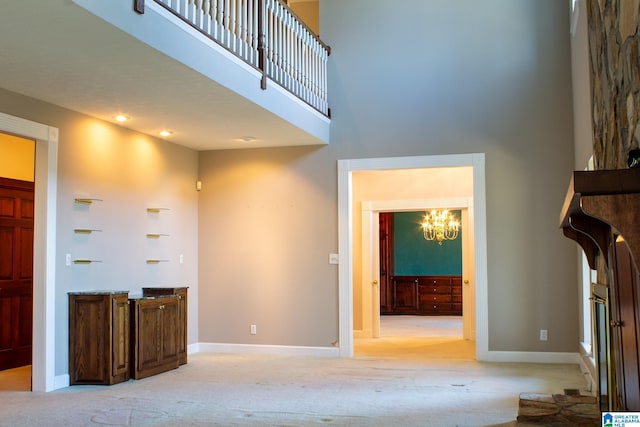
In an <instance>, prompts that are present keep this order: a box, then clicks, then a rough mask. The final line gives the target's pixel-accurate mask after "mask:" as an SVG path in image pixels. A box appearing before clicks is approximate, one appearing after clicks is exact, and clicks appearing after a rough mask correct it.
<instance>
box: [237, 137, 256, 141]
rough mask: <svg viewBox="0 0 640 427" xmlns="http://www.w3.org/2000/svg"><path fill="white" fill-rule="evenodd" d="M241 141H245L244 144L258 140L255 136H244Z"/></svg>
mask: <svg viewBox="0 0 640 427" xmlns="http://www.w3.org/2000/svg"><path fill="white" fill-rule="evenodd" d="M240 139H241V140H243V141H244V142H252V141H255V140H256V138H255V137H253V136H243V137H241V138H240Z"/></svg>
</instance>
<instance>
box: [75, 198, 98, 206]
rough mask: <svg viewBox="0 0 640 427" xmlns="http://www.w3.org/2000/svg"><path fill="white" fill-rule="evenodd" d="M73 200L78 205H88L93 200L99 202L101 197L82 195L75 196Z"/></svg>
mask: <svg viewBox="0 0 640 427" xmlns="http://www.w3.org/2000/svg"><path fill="white" fill-rule="evenodd" d="M74 201H75V202H76V203H78V204H80V205H90V204H91V203H93V202H101V201H102V199H87V198H84V197H76V198H75V199H74Z"/></svg>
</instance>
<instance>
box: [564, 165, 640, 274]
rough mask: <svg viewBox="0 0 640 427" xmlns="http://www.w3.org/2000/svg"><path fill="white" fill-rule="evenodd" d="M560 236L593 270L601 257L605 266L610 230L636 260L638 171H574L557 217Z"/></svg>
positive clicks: (639, 247) (639, 249)
mask: <svg viewBox="0 0 640 427" xmlns="http://www.w3.org/2000/svg"><path fill="white" fill-rule="evenodd" d="M560 227H561V228H562V232H563V233H564V235H565V236H566V237H568V238H570V239H572V240H575V241H576V242H577V243H578V244H579V245H580V247H581V248H582V249H583V250H584V253H585V255H586V257H587V260H588V262H589V267H591V268H592V269H594V270H595V269H596V256H597V255H598V253H601V254H602V255H603V257H604V260H605V262H606V263H607V266H608V265H609V259H608V257H609V251H608V248H609V244H610V243H611V242H610V239H611V235H612V233H611V231H612V230H611V229H612V228H613V229H615V231H617V233H619V234H620V235H621V236H622V238H623V239H624V240H625V241H626V243H627V246H628V247H629V250H630V252H631V256H632V258H633V260H634V263H636V268H638V261H639V260H640V169H615V170H597V171H575V172H573V175H572V176H571V182H570V184H569V190H568V191H567V196H566V198H565V201H564V205H563V207H562V213H561V215H560Z"/></svg>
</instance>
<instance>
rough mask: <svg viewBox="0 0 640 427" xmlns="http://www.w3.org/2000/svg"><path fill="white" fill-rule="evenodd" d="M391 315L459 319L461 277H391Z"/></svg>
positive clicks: (460, 311)
mask: <svg viewBox="0 0 640 427" xmlns="http://www.w3.org/2000/svg"><path fill="white" fill-rule="evenodd" d="M391 282H392V287H393V311H392V312H391V313H390V314H417V315H428V316H437V315H443V316H444V315H446V316H461V315H462V277H460V276H394V277H393V279H392V281H391Z"/></svg>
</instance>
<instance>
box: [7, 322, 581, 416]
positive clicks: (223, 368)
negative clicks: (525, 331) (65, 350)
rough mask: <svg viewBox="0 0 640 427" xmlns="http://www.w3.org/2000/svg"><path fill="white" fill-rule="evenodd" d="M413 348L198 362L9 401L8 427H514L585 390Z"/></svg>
mask: <svg viewBox="0 0 640 427" xmlns="http://www.w3.org/2000/svg"><path fill="white" fill-rule="evenodd" d="M409 335H412V334H409ZM383 338H385V339H393V337H383ZM408 338H410V340H409V341H411V344H408V345H407V347H405V348H395V349H394V350H389V349H387V350H383V348H384V345H379V346H378V348H377V349H376V348H375V345H374V344H375V343H366V342H364V343H358V345H357V347H358V349H357V350H356V351H357V355H356V357H354V358H352V359H339V358H317V357H285V356H264V355H240V354H207V353H200V354H195V355H191V356H190V358H189V363H188V364H187V365H185V366H182V367H180V368H179V369H177V370H174V371H171V372H167V373H164V374H161V375H157V376H155V377H150V378H146V379H143V380H139V381H134V380H131V381H128V382H126V383H122V384H118V385H115V386H110V387H103V386H74V387H69V388H65V389H61V390H57V391H55V392H51V393H46V394H42V393H31V392H2V393H0V425H1V426H12V427H20V426H39V427H42V426H101V425H111V426H392V425H397V426H447V427H453V426H474V427H477V426H488V425H504V426H507V425H513V420H515V418H516V415H517V409H518V396H519V394H520V393H522V392H538V393H559V392H562V390H563V389H564V388H578V389H583V388H584V387H585V381H584V379H583V377H582V374H581V373H580V371H579V369H578V367H577V366H574V365H542V364H497V363H479V362H476V361H475V360H473V358H469V357H468V356H467V353H465V351H466V350H468V343H465V342H458V341H461V340H458V341H457V340H456V338H455V337H454V338H451V337H448V338H447V337H434V338H429V337H423V338H424V340H423V342H419V341H420V340H419V339H417V338H416V337H413V336H409V337H408ZM398 339H399V338H398ZM361 344H362V346H361ZM367 346H369V350H367V349H366V347H367ZM436 348H438V349H439V351H435V350H434V349H436ZM456 348H457V349H459V350H460V351H455V349H456ZM432 350H433V351H432Z"/></svg>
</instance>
